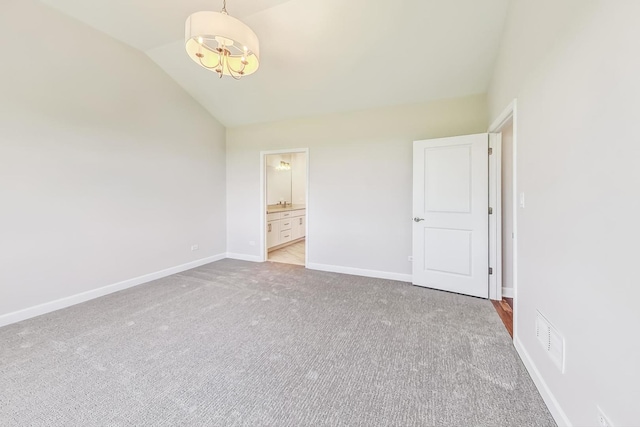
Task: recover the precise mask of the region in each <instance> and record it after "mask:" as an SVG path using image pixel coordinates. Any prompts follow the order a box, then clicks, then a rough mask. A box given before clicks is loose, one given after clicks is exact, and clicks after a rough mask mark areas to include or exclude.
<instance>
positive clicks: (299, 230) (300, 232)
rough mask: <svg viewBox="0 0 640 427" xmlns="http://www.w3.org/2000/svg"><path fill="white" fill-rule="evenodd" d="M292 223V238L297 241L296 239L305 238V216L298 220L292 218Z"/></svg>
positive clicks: (297, 218)
mask: <svg viewBox="0 0 640 427" xmlns="http://www.w3.org/2000/svg"><path fill="white" fill-rule="evenodd" d="M291 221H292V222H293V224H292V226H291V238H292V240H296V239H299V238H301V237H304V233H305V224H304V217H303V216H299V217H296V218H292V219H291Z"/></svg>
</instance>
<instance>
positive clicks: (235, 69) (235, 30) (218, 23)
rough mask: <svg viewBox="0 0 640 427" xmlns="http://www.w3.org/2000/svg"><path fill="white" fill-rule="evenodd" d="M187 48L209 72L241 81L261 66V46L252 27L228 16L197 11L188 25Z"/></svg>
mask: <svg viewBox="0 0 640 427" xmlns="http://www.w3.org/2000/svg"><path fill="white" fill-rule="evenodd" d="M185 48H186V50H187V53H188V54H189V57H191V59H193V60H194V61H195V62H196V63H197V64H199V65H201V66H202V67H204V68H206V69H207V70H211V71H215V72H216V73H218V75H219V76H220V78H222V76H223V75H225V76H231V77H233V78H234V79H240V78H241V77H242V76H248V75H249V74H253V73H255V72H256V70H257V69H258V66H259V65H260V59H259V55H260V44H259V42H258V36H256V33H254V32H253V31H252V30H251V28H249V27H248V26H247V25H245V24H244V23H242V22H241V21H239V20H238V19H236V18H233V17H231V16H229V14H228V13H227V2H226V0H223V4H222V10H221V11H220V12H208V11H206V12H196V13H194V14H193V15H191V16H189V18H187V22H186V24H185Z"/></svg>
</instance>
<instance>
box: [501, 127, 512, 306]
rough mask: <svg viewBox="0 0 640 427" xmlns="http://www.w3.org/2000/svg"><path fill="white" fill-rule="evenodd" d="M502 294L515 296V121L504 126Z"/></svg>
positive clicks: (502, 161) (502, 166) (502, 160)
mask: <svg viewBox="0 0 640 427" xmlns="http://www.w3.org/2000/svg"><path fill="white" fill-rule="evenodd" d="M501 184H502V185H501V200H502V212H501V213H502V295H503V296H506V297H511V298H512V297H513V122H512V121H511V122H509V123H507V124H506V125H505V127H504V128H502V157H501Z"/></svg>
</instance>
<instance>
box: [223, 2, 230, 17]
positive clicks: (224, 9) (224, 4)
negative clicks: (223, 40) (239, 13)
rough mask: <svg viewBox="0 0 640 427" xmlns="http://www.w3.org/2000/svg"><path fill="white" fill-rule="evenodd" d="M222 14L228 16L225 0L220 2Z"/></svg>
mask: <svg viewBox="0 0 640 427" xmlns="http://www.w3.org/2000/svg"><path fill="white" fill-rule="evenodd" d="M222 13H224V14H225V15H228V14H229V13H228V12H227V0H222Z"/></svg>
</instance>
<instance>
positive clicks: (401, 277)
mask: <svg viewBox="0 0 640 427" xmlns="http://www.w3.org/2000/svg"><path fill="white" fill-rule="evenodd" d="M307 268H308V269H309V270H320V271H329V272H331V273H342V274H353V275H354V276H364V277H374V278H376V279H388V280H397V281H399V282H409V283H411V282H412V281H413V277H412V276H411V274H402V273H391V272H388V271H377V270H365V269H361V268H352V267H342V266H339V265H326V264H315V263H307Z"/></svg>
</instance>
